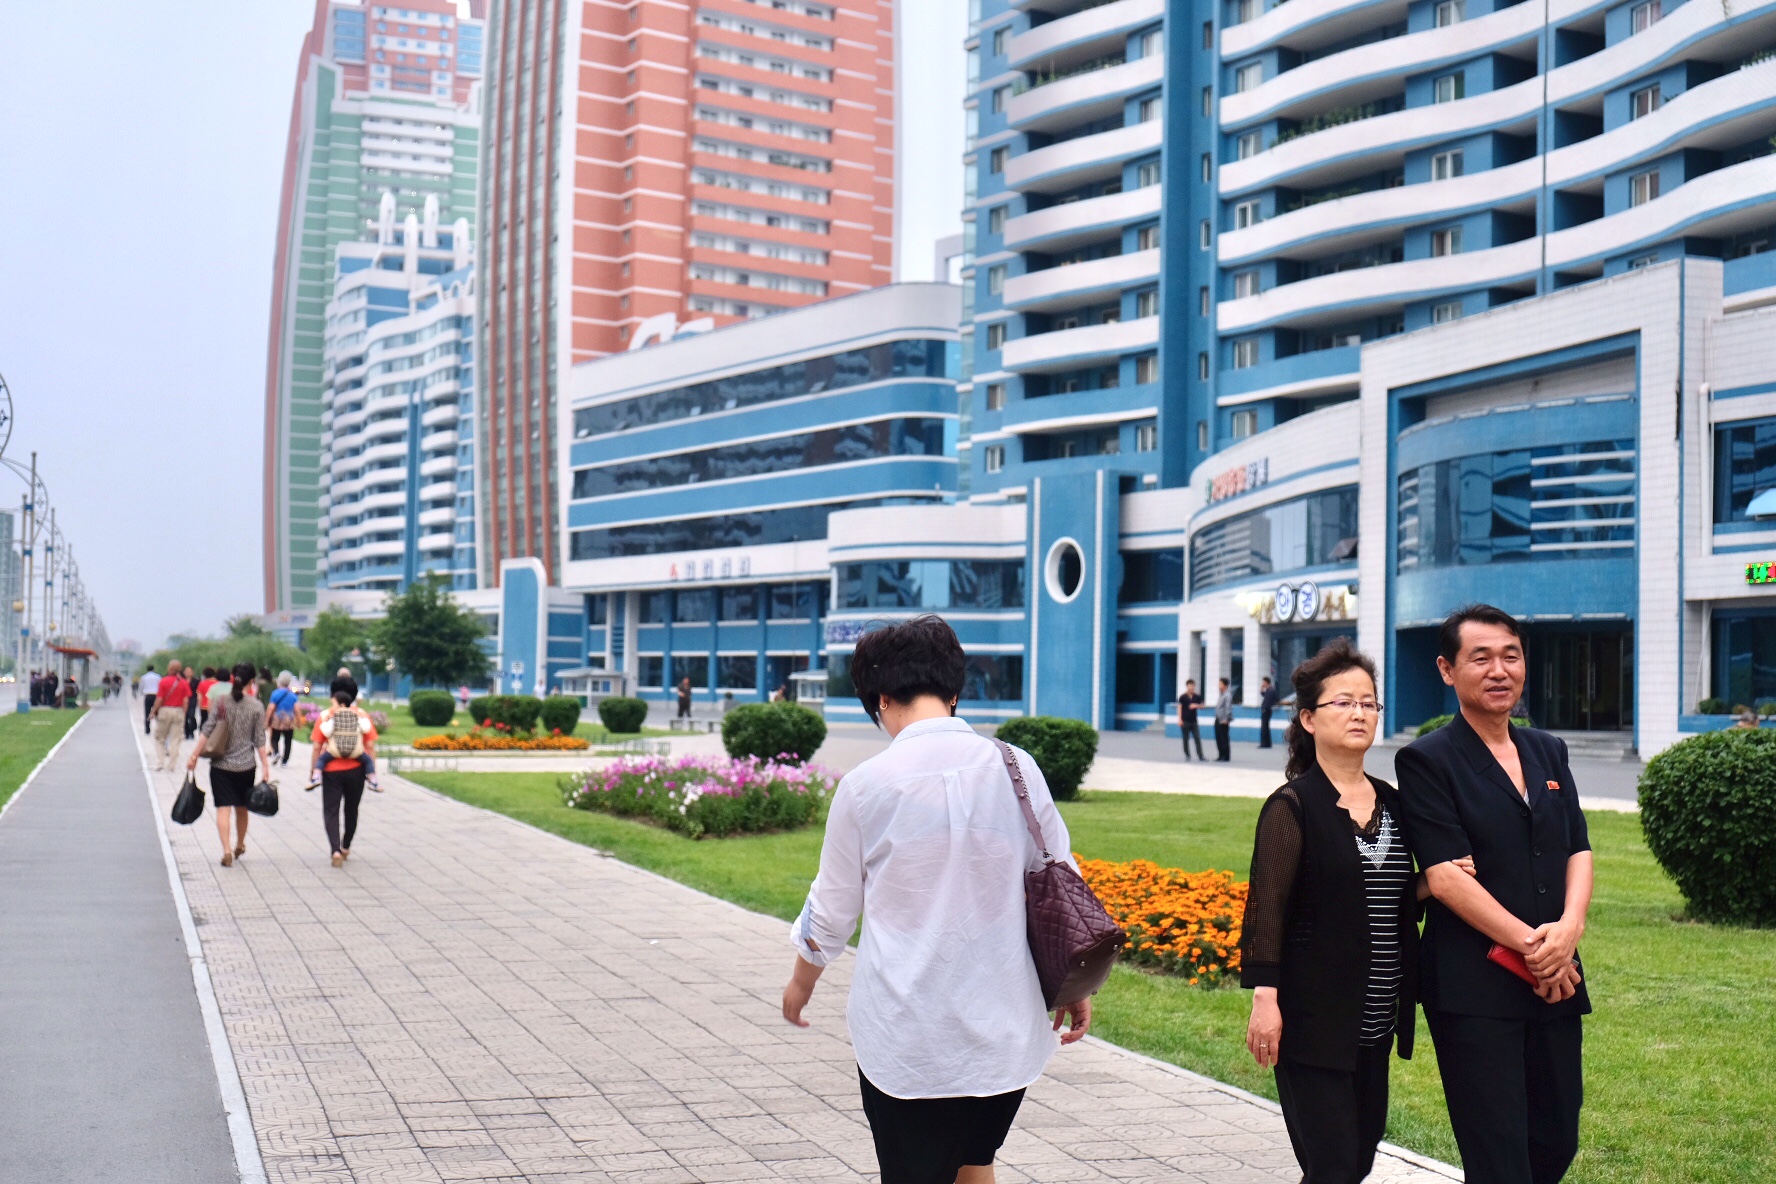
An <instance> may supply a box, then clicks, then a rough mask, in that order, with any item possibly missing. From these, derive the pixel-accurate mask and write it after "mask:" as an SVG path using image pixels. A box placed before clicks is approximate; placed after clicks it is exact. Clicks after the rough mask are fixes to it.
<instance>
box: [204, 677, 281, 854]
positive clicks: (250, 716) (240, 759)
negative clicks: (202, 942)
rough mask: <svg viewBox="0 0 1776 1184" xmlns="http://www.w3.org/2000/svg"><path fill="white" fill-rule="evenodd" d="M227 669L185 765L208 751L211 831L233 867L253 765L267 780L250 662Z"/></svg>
mask: <svg viewBox="0 0 1776 1184" xmlns="http://www.w3.org/2000/svg"><path fill="white" fill-rule="evenodd" d="M223 673H225V674H226V673H229V671H226V670H225V671H223ZM232 673H233V681H232V683H225V682H222V681H220V680H218V681H217V682H216V684H215V685H216V687H225V688H227V689H226V690H224V691H219V692H217V693H216V694H215V697H214V698H213V699H212V701H211V702H212V704H213V705H212V706H211V708H210V713H209V718H208V719H207V720H205V721H204V725H203V732H202V735H201V736H200V737H199V739H198V741H197V744H196V746H195V747H193V748H192V750H191V757H190V759H189V760H187V761H186V762H185V768H186V769H187V770H189V771H192V772H195V771H196V770H197V761H198V758H199V757H201V756H204V755H206V754H207V755H208V756H209V758H210V801H211V804H213V805H214V806H215V807H216V833H217V834H219V835H220V836H221V837H222V866H223V867H233V866H234V861H235V860H237V859H239V858H240V857H241V856H243V855H245V854H246V853H247V820H248V819H249V818H251V817H252V815H251V813H250V812H249V811H248V810H247V799H248V798H249V797H250V796H251V795H252V792H253V769H254V766H258V768H259V769H260V771H261V772H262V773H263V774H264V779H265V780H266V781H270V780H271V758H270V757H269V756H268V755H267V754H266V751H265V716H264V714H263V712H262V711H261V710H260V707H259V700H258V698H257V697H256V696H255V695H254V694H253V681H254V680H253V674H254V671H253V664H252V663H251V662H241V663H239V664H238V665H236V666H235V668H234V670H233V672H232ZM212 689H214V688H212ZM231 823H232V828H231V826H230V824H231ZM231 829H232V831H233V838H232V839H231V838H230V837H229V832H230V830H231Z"/></svg>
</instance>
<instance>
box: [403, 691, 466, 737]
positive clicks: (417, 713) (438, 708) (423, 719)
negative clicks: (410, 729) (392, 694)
mask: <svg viewBox="0 0 1776 1184" xmlns="http://www.w3.org/2000/svg"><path fill="white" fill-rule="evenodd" d="M407 714H408V715H411V716H412V717H413V722H414V723H416V724H418V725H419V726H420V727H422V728H443V727H448V726H450V721H451V720H452V719H453V718H455V716H456V700H455V699H453V698H451V697H450V692H449V691H414V692H413V694H411V695H409V696H408V697H407Z"/></svg>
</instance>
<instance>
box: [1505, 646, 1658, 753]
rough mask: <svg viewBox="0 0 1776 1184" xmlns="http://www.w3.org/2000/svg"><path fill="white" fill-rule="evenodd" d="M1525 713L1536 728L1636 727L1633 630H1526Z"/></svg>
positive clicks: (1606, 729)
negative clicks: (1526, 705)
mask: <svg viewBox="0 0 1776 1184" xmlns="http://www.w3.org/2000/svg"><path fill="white" fill-rule="evenodd" d="M1526 632H1528V634H1529V636H1528V637H1527V638H1526V639H1525V641H1526V644H1527V648H1528V650H1529V671H1528V674H1529V681H1530V686H1529V694H1528V696H1527V697H1528V699H1529V713H1530V716H1531V718H1532V719H1533V720H1534V721H1535V724H1536V726H1537V727H1539V728H1550V729H1553V730H1555V731H1573V732H1619V731H1627V730H1629V729H1632V728H1633V727H1634V629H1633V627H1632V626H1628V625H1620V626H1616V627H1614V628H1610V629H1564V628H1547V627H1542V628H1536V627H1531V628H1530V629H1528V630H1526Z"/></svg>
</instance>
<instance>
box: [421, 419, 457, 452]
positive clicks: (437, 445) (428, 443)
mask: <svg viewBox="0 0 1776 1184" xmlns="http://www.w3.org/2000/svg"><path fill="white" fill-rule="evenodd" d="M455 447H456V427H455V425H452V426H451V427H450V428H448V429H447V430H445V431H442V432H433V433H432V434H431V435H429V436H426V437H425V438H424V439H422V440H420V442H419V448H420V451H421V452H439V451H442V450H443V449H446V448H455Z"/></svg>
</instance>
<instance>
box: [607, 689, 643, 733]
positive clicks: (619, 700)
mask: <svg viewBox="0 0 1776 1184" xmlns="http://www.w3.org/2000/svg"><path fill="white" fill-rule="evenodd" d="M647 717H648V705H647V703H646V701H644V700H641V699H628V698H624V697H623V696H621V695H617V696H612V697H611V698H609V699H600V700H599V701H598V718H599V720H600V721H601V722H602V723H603V724H604V726H605V727H606V728H607V729H608V730H610V731H612V732H620V733H623V734H626V735H627V734H632V733H635V732H639V731H641V725H642V723H643V722H644V721H646V719H647Z"/></svg>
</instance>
